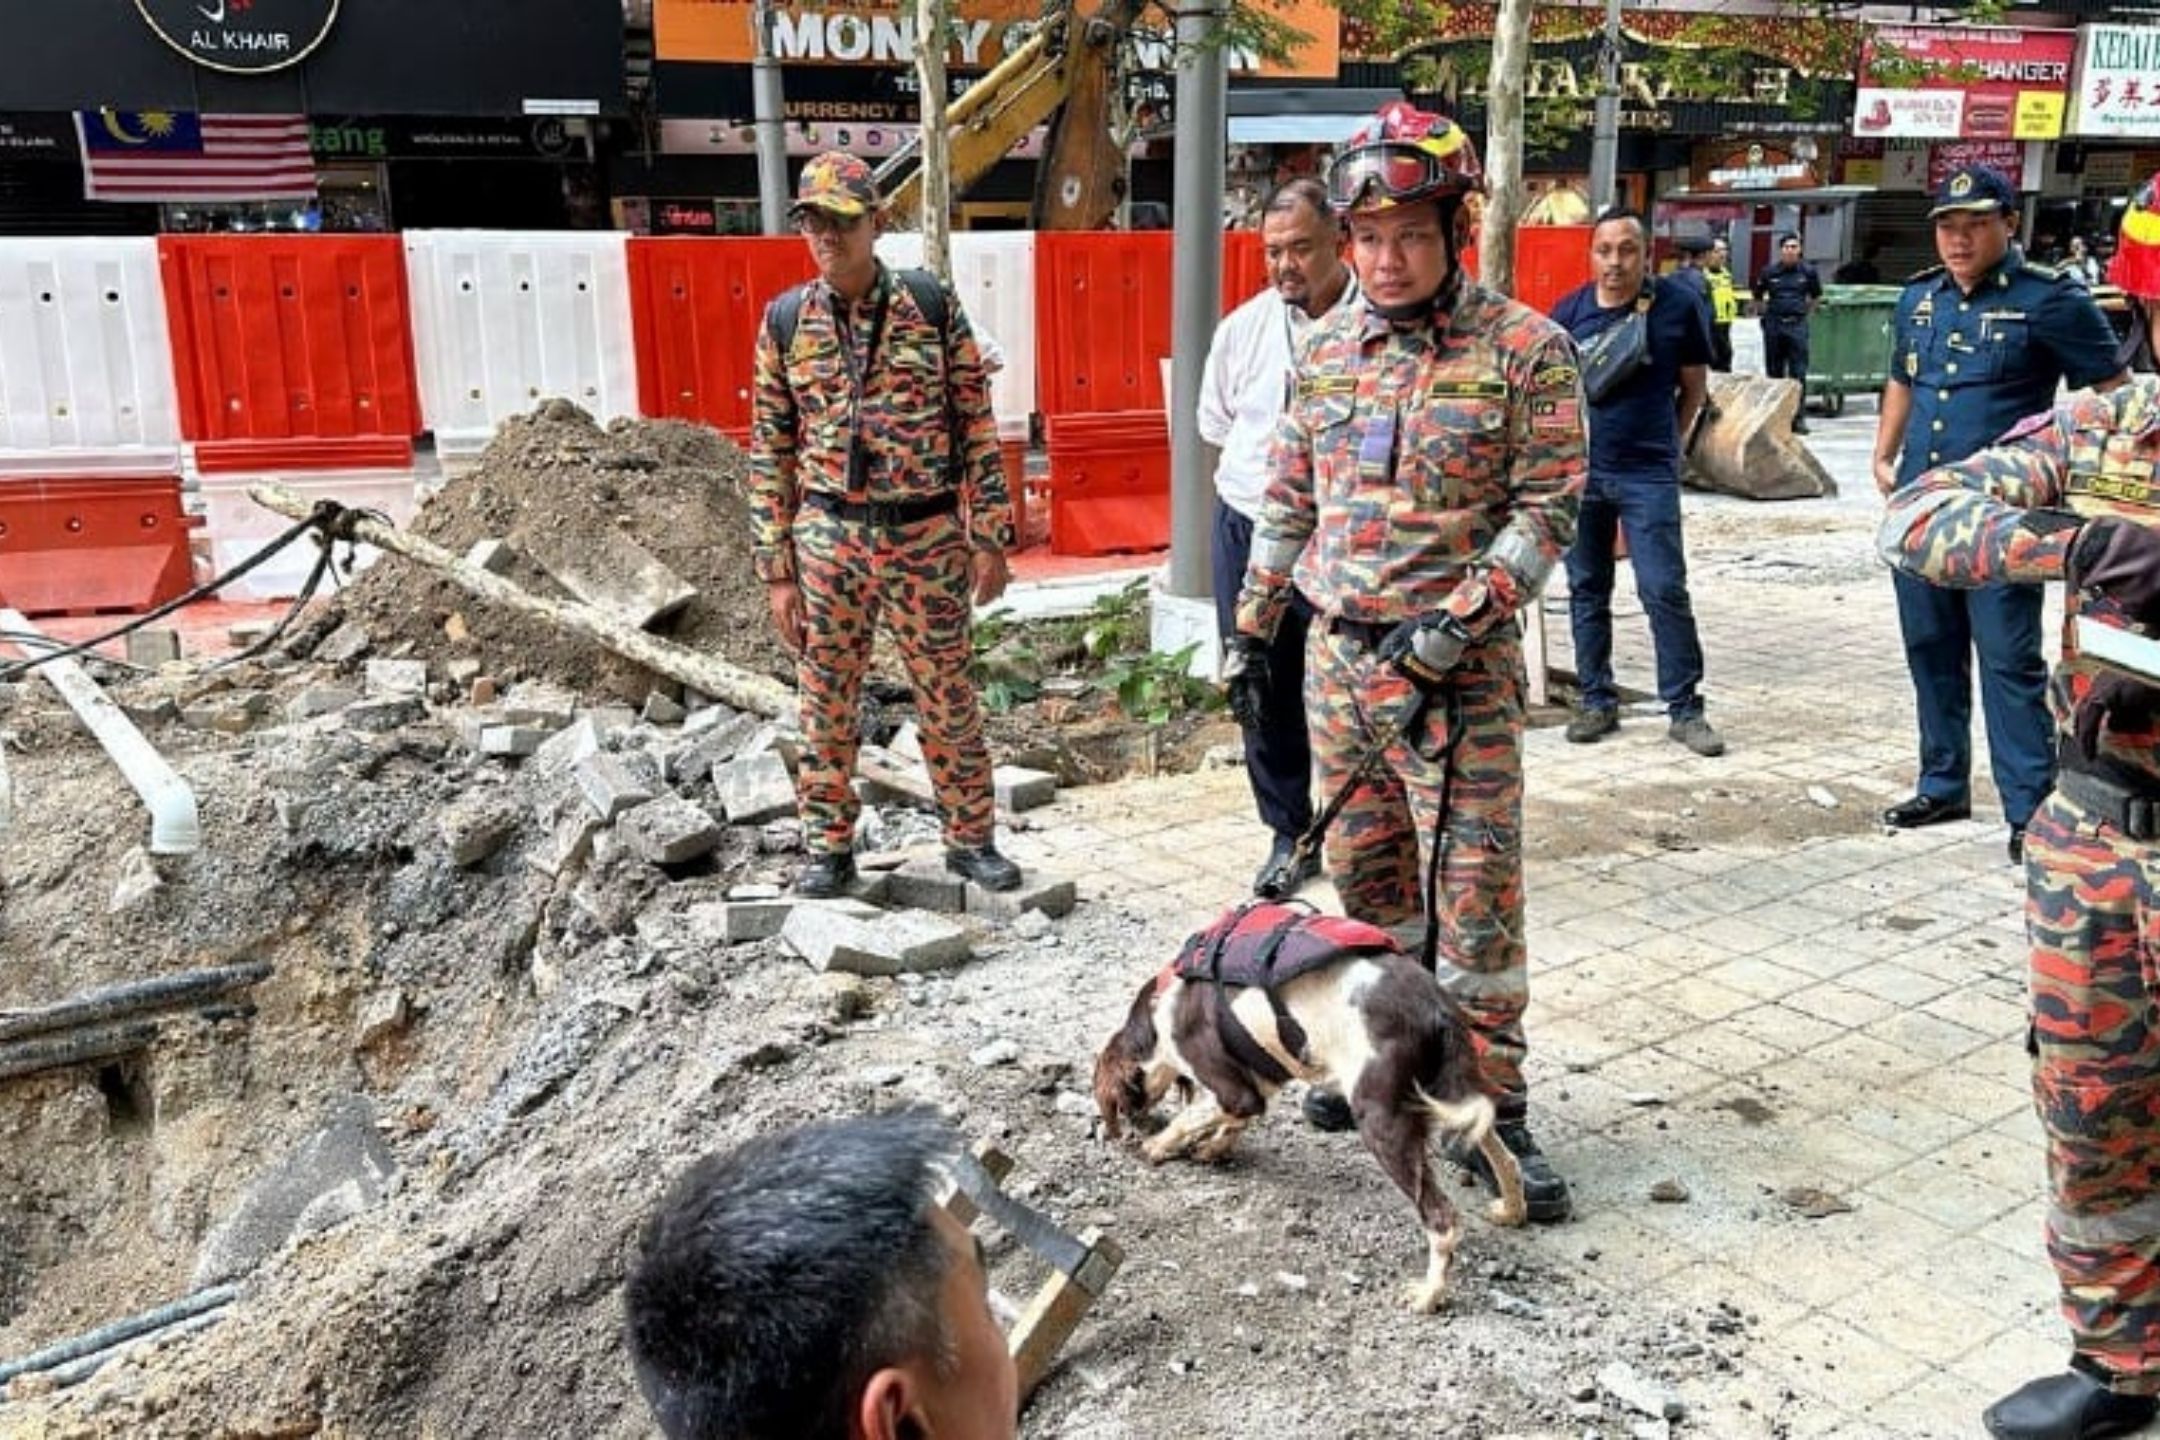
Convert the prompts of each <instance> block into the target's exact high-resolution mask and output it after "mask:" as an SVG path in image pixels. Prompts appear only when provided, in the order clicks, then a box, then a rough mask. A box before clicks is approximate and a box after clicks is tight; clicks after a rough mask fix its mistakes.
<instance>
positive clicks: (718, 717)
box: [682, 688, 748, 735]
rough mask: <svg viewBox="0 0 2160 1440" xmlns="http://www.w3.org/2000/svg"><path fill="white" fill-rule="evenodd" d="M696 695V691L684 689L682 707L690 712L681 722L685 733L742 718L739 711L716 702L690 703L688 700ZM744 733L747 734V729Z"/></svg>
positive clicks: (708, 728)
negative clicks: (704, 703)
mask: <svg viewBox="0 0 2160 1440" xmlns="http://www.w3.org/2000/svg"><path fill="white" fill-rule="evenodd" d="M696 697H697V692H696V691H694V690H690V689H687V688H686V689H684V691H683V708H684V709H686V710H688V711H689V712H690V714H689V718H687V719H685V720H684V721H683V724H682V728H683V733H684V734H685V735H694V734H696V733H697V732H698V731H700V730H710V729H712V728H713V727H714V726H716V725H725V724H726V723H727V722H728V721H730V720H735V719H740V718H742V717H741V715H740V713H739V712H737V711H735V710H731V709H729V708H728V707H727V706H725V705H721V704H718V703H713V704H708V705H693V704H691V703H690V702H691V701H692V700H693V699H695V698H696ZM744 733H745V734H746V735H747V734H748V732H747V731H745V732H744Z"/></svg>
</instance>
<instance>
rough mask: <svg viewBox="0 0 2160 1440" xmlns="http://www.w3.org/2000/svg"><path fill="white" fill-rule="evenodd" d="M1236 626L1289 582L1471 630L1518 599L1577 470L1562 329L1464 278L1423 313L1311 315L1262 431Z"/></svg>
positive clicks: (1575, 492)
mask: <svg viewBox="0 0 2160 1440" xmlns="http://www.w3.org/2000/svg"><path fill="white" fill-rule="evenodd" d="M1271 468H1272V470H1273V472H1274V474H1273V479H1272V481H1271V483H1270V484H1269V487H1268V493H1267V500H1266V502H1265V504H1264V505H1263V507H1262V510H1261V515H1260V520H1259V523H1258V525H1257V526H1256V527H1255V529H1254V533H1253V545H1252V562H1251V565H1250V567H1249V568H1248V569H1247V571H1246V574H1245V587H1244V591H1243V593H1242V594H1241V595H1240V596H1239V598H1238V609H1237V628H1238V630H1239V631H1240V632H1241V633H1244V634H1251V635H1272V634H1273V633H1274V631H1275V626H1276V624H1277V622H1279V621H1280V620H1281V618H1282V612H1283V610H1284V608H1285V607H1286V606H1287V605H1288V604H1289V601H1290V592H1291V587H1292V584H1293V582H1294V583H1295V585H1296V588H1297V589H1299V590H1301V591H1303V592H1304V594H1305V596H1306V598H1307V599H1309V600H1311V601H1312V603H1313V605H1314V606H1315V608H1317V609H1318V610H1319V611H1320V612H1321V614H1322V615H1324V616H1327V617H1330V618H1332V617H1338V616H1339V617H1341V618H1344V619H1349V620H1357V621H1365V622H1392V621H1399V620H1406V619H1410V618H1412V617H1414V616H1418V615H1422V614H1426V613H1428V612H1433V611H1441V610H1444V611H1446V612H1447V613H1449V614H1452V615H1454V616H1455V617H1456V618H1457V619H1459V620H1461V621H1462V622H1463V623H1464V625H1465V626H1466V627H1467V628H1468V629H1469V631H1470V633H1471V635H1472V636H1473V637H1478V638H1482V637H1483V636H1485V635H1486V634H1487V633H1489V632H1491V631H1493V630H1494V629H1495V628H1496V627H1498V626H1500V625H1502V624H1504V623H1505V622H1506V621H1507V620H1508V619H1509V618H1510V617H1511V616H1513V615H1514V613H1515V611H1516V610H1517V609H1518V608H1519V607H1520V606H1522V605H1523V604H1525V603H1526V602H1528V601H1529V600H1530V599H1531V598H1532V597H1533V596H1535V595H1536V594H1537V592H1538V590H1539V589H1540V588H1541V587H1542V586H1543V585H1544V583H1545V577H1546V575H1547V574H1549V573H1550V572H1551V570H1552V567H1553V565H1554V564H1555V563H1556V562H1557V561H1558V560H1559V558H1560V554H1561V552H1562V551H1563V550H1565V549H1566V548H1567V544H1568V541H1569V540H1570V539H1571V538H1573V535H1574V532H1575V510H1576V506H1577V505H1578V503H1579V502H1580V500H1581V497H1582V488H1583V482H1584V480H1585V478H1586V476H1587V473H1588V464H1587V461H1586V459H1585V456H1584V431H1583V401H1582V381H1581V378H1580V376H1579V375H1578V374H1577V372H1576V368H1575V344H1574V342H1573V341H1572V340H1570V339H1569V338H1568V336H1567V332H1566V331H1564V330H1562V329H1561V328H1560V327H1559V326H1557V325H1555V324H1553V323H1552V322H1551V321H1550V320H1547V319H1546V318H1545V317H1544V316H1542V315H1539V314H1538V313H1537V312H1535V311H1534V310H1531V309H1530V308H1529V307H1528V306H1525V305H1519V304H1517V303H1515V302H1514V301H1512V300H1509V299H1506V298H1504V297H1503V296H1500V295H1498V294H1496V293H1494V292H1493V291H1491V290H1487V289H1486V288H1484V287H1483V286H1482V285H1478V284H1476V283H1474V282H1465V283H1463V284H1462V285H1461V286H1460V288H1459V290H1458V291H1457V293H1456V296H1455V300H1454V303H1453V304H1452V305H1450V306H1448V307H1447V308H1446V309H1445V310H1444V311H1442V312H1440V313H1438V314H1436V315H1435V316H1434V317H1433V318H1432V319H1430V320H1421V321H1417V322H1413V323H1396V322H1393V321H1390V320H1387V319H1385V318H1383V317H1381V316H1379V315H1376V314H1374V313H1373V312H1372V311H1371V310H1370V309H1369V308H1367V307H1366V306H1363V305H1353V306H1346V307H1344V308H1343V309H1341V310H1338V311H1335V312H1334V313H1332V314H1330V315H1328V316H1326V317H1325V318H1323V319H1322V320H1321V322H1320V323H1319V324H1318V325H1316V326H1314V328H1313V331H1312V333H1311V335H1310V336H1308V337H1307V339H1306V341H1305V345H1304V348H1303V349H1302V351H1301V352H1300V355H1299V357H1298V367H1297V379H1296V386H1295V390H1294V393H1293V395H1292V398H1291V402H1290V406H1289V408H1288V409H1287V410H1286V411H1285V412H1284V415H1283V419H1282V423H1281V425H1280V427H1279V428H1278V429H1277V430H1276V432H1275V444H1274V449H1273V452H1272V458H1271Z"/></svg>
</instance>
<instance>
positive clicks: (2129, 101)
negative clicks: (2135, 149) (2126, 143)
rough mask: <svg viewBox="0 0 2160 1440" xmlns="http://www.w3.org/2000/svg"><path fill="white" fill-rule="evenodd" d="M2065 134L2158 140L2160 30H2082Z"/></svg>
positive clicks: (2102, 27) (2094, 27) (2090, 27)
mask: <svg viewBox="0 0 2160 1440" xmlns="http://www.w3.org/2000/svg"><path fill="white" fill-rule="evenodd" d="M2070 133H2071V134H2073V135H2160V28H2155V27H2151V26H2133V25H2088V26H2086V27H2085V29H2084V30H2083V31H2082V32H2081V34H2080V35H2079V38H2078V58H2077V91H2076V98H2075V99H2074V100H2073V101H2072V103H2071V118H2070Z"/></svg>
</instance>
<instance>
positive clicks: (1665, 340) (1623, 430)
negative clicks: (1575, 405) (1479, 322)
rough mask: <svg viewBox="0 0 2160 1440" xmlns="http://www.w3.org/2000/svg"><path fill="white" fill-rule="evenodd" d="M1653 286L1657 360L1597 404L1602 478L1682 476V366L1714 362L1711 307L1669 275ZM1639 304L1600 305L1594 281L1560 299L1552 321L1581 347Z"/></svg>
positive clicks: (1597, 466)
mask: <svg viewBox="0 0 2160 1440" xmlns="http://www.w3.org/2000/svg"><path fill="white" fill-rule="evenodd" d="M1651 283H1652V286H1653V289H1652V290H1651V299H1650V313H1649V314H1648V315H1647V316H1645V317H1644V318H1645V319H1646V320H1648V321H1649V324H1650V363H1649V364H1647V365H1645V366H1643V368H1642V369H1641V370H1638V371H1637V372H1636V373H1635V377H1634V378H1633V379H1631V380H1629V381H1628V382H1627V383H1625V384H1623V385H1620V386H1618V387H1617V388H1615V389H1614V390H1613V392H1612V393H1611V394H1609V395H1607V396H1606V397H1605V398H1604V399H1603V400H1600V401H1598V402H1597V403H1595V404H1593V405H1592V406H1591V407H1590V471H1591V474H1593V475H1594V476H1598V477H1600V478H1604V477H1613V476H1622V475H1625V476H1629V477H1631V478H1649V479H1658V480H1674V481H1677V480H1678V479H1679V478H1680V410H1679V394H1680V370H1681V368H1682V367H1683V366H1687V365H1708V364H1709V363H1710V306H1709V304H1708V303H1707V302H1705V301H1704V300H1703V299H1702V298H1701V297H1700V296H1698V295H1697V294H1695V292H1694V291H1692V290H1690V289H1689V288H1687V287H1686V286H1684V285H1682V284H1680V283H1678V282H1677V281H1675V280H1673V279H1672V278H1671V277H1670V276H1660V277H1658V278H1657V279H1656V280H1654V281H1652V282H1651ZM1634 308H1635V302H1634V301H1633V300H1630V301H1628V302H1627V303H1626V304H1625V305H1617V306H1614V307H1612V308H1611V309H1607V308H1605V307H1604V306H1602V305H1600V304H1598V298H1597V282H1596V281H1592V282H1591V283H1590V284H1588V285H1584V286H1582V287H1581V288H1580V289H1576V290H1571V291H1569V292H1568V293H1567V294H1566V295H1563V296H1562V297H1560V303H1559V304H1557V305H1555V306H1553V310H1552V318H1553V321H1554V323H1556V324H1558V325H1559V326H1560V327H1561V328H1562V329H1564V330H1566V331H1567V332H1568V334H1570V335H1572V336H1574V337H1575V341H1576V343H1577V344H1581V343H1582V342H1583V341H1585V340H1588V339H1589V338H1590V337H1591V336H1593V335H1595V334H1597V333H1598V332H1599V331H1601V330H1603V329H1605V328H1606V327H1607V326H1609V325H1617V324H1619V323H1620V322H1621V320H1623V319H1624V318H1626V316H1627V315H1628V313H1629V312H1630V311H1632V310H1633V309H1634Z"/></svg>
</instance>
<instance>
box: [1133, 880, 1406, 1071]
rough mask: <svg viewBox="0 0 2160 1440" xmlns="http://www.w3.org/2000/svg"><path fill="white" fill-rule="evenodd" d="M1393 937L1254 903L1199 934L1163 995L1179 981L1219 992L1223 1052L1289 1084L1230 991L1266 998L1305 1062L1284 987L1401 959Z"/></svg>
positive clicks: (1286, 1041) (1278, 1029)
mask: <svg viewBox="0 0 2160 1440" xmlns="http://www.w3.org/2000/svg"><path fill="white" fill-rule="evenodd" d="M1401 953H1402V947H1401V946H1399V945H1397V944H1396V943H1395V939H1394V937H1393V936H1391V935H1389V934H1388V933H1387V931H1385V930H1382V929H1380V928H1379V927H1378V926H1377V925H1368V924H1366V923H1365V922H1363V921H1362V920H1349V919H1345V918H1344V917H1342V916H1340V915H1322V914H1320V913H1319V912H1318V911H1316V910H1314V909H1313V908H1312V907H1311V906H1309V905H1306V904H1303V903H1302V902H1299V903H1293V904H1285V903H1283V902H1281V901H1276V900H1255V901H1250V902H1248V903H1246V904H1244V905H1240V906H1238V907H1236V908H1235V909H1232V910H1227V911H1225V912H1224V913H1223V915H1222V917H1221V918H1220V919H1218V920H1217V921H1216V922H1215V923H1214V924H1212V925H1210V926H1208V927H1207V928H1206V929H1205V930H1201V931H1199V932H1197V933H1196V934H1194V935H1193V936H1192V938H1190V939H1189V940H1187V941H1186V942H1185V945H1184V948H1183V949H1181V950H1179V951H1178V953H1177V958H1176V959H1174V960H1172V961H1171V962H1170V963H1169V964H1168V965H1166V966H1164V967H1163V971H1162V974H1160V975H1159V976H1157V977H1156V981H1155V984H1156V990H1157V991H1158V993H1159V992H1160V991H1161V990H1163V989H1164V988H1166V987H1167V986H1168V985H1169V984H1170V982H1171V981H1172V980H1173V979H1179V980H1186V981H1206V982H1207V983H1208V984H1209V985H1210V986H1212V987H1213V989H1214V997H1213V998H1214V1009H1215V1028H1216V1030H1217V1032H1218V1033H1219V1034H1220V1035H1221V1036H1222V1042H1223V1048H1224V1049H1226V1050H1228V1051H1229V1052H1230V1055H1231V1058H1232V1059H1234V1060H1236V1061H1237V1062H1238V1063H1239V1064H1240V1065H1243V1066H1244V1067H1245V1068H1246V1069H1248V1070H1250V1071H1252V1072H1253V1073H1254V1074H1256V1075H1258V1076H1260V1077H1261V1078H1262V1079H1263V1080H1266V1081H1267V1082H1268V1083H1269V1084H1271V1085H1280V1084H1282V1083H1283V1082H1285V1081H1287V1080H1289V1079H1290V1078H1291V1075H1290V1072H1289V1071H1288V1070H1285V1069H1284V1068H1283V1066H1282V1064H1281V1062H1280V1061H1278V1060H1276V1058H1275V1057H1274V1056H1273V1055H1270V1054H1269V1053H1268V1052H1267V1050H1266V1049H1265V1048H1264V1047H1263V1046H1262V1045H1261V1044H1260V1042H1259V1041H1258V1040H1255V1039H1254V1038H1253V1035H1252V1032H1251V1031H1250V1030H1247V1029H1246V1028H1245V1025H1244V1022H1243V1021H1241V1020H1239V1019H1238V1018H1237V1014H1236V1012H1235V1011H1234V1010H1233V1009H1232V1008H1231V1001H1232V1000H1233V999H1235V998H1236V997H1234V996H1233V995H1230V994H1228V993H1226V990H1225V987H1229V988H1230V989H1239V990H1242V989H1252V988H1257V989H1260V990H1262V991H1265V992H1266V994H1267V997H1268V1004H1269V1005H1270V1006H1271V1007H1272V1008H1273V1009H1274V1011H1275V1033H1276V1034H1277V1035H1278V1036H1280V1037H1281V1039H1282V1044H1283V1048H1284V1049H1285V1050H1287V1051H1289V1052H1290V1053H1291V1054H1292V1055H1294V1056H1296V1057H1297V1058H1298V1059H1299V1060H1301V1061H1302V1060H1303V1059H1304V1058H1305V1030H1304V1027H1303V1026H1301V1025H1299V1024H1298V1023H1297V1021H1296V1020H1295V1019H1294V1018H1292V1016H1291V1014H1290V1008H1289V1007H1288V1006H1287V1005H1285V1004H1284V1003H1283V1000H1282V996H1281V994H1280V993H1279V990H1278V987H1280V986H1281V985H1283V984H1284V983H1286V982H1287V981H1290V980H1293V979H1295V978H1297V977H1298V976H1300V975H1303V974H1305V973H1307V972H1308V971H1312V970H1318V969H1319V968H1321V967H1322V966H1324V965H1332V964H1334V963H1335V962H1336V961H1338V960H1340V959H1342V958H1343V957H1344V956H1346V955H1363V954H1401Z"/></svg>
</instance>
